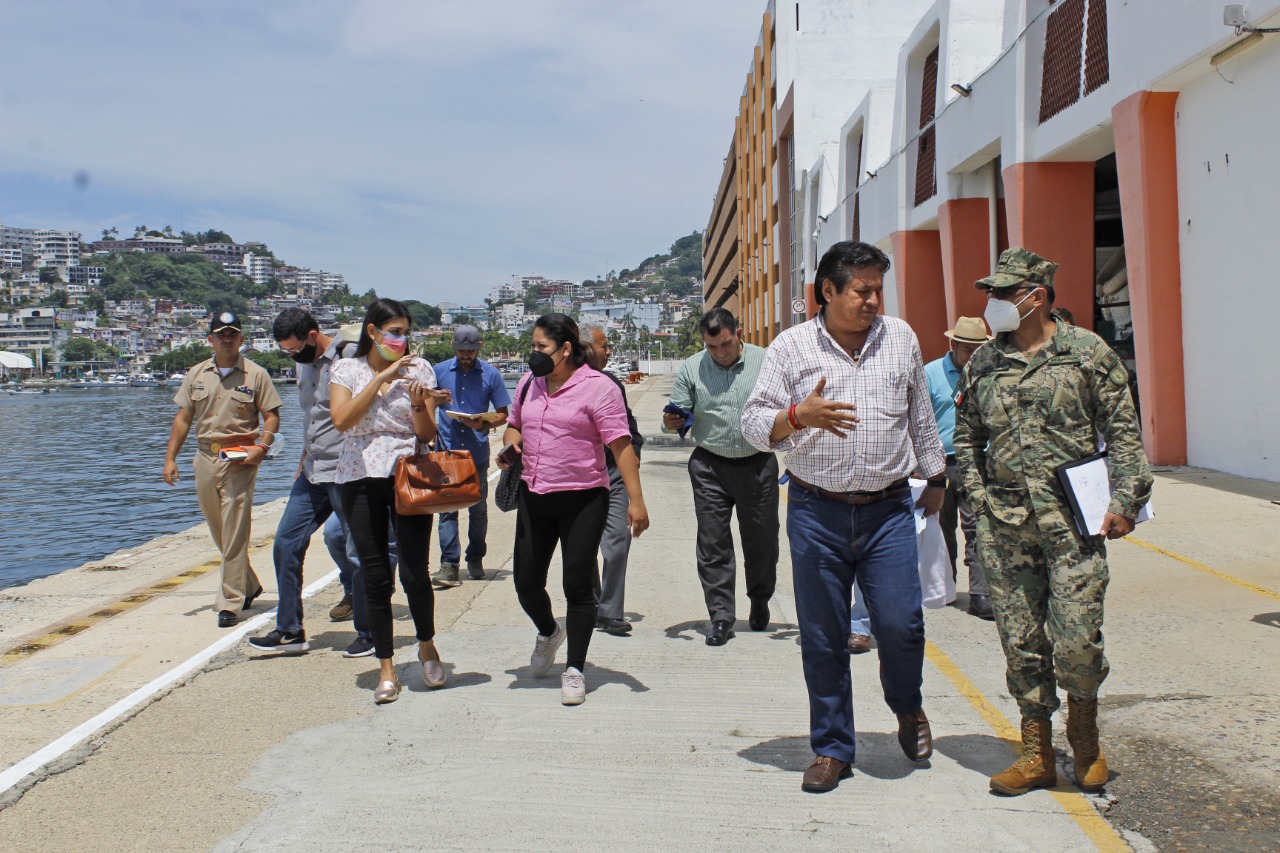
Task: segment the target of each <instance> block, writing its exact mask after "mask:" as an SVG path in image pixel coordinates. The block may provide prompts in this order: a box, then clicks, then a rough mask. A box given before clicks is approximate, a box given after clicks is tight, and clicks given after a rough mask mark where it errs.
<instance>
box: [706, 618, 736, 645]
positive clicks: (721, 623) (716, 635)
mask: <svg viewBox="0 0 1280 853" xmlns="http://www.w3.org/2000/svg"><path fill="white" fill-rule="evenodd" d="M734 636H735V635H734V633H733V623H732V622H730V621H729V620H728V619H717V620H716V621H714V622H712V623H711V633H710V634H707V645H708V646H723V645H724V644H725V643H727V642H729V641H730V640H732V639H733V638H734Z"/></svg>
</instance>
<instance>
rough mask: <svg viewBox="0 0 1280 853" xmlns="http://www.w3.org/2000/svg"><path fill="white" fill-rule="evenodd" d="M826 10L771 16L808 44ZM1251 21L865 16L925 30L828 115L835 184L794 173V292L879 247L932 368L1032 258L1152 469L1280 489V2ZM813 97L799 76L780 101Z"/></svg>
mask: <svg viewBox="0 0 1280 853" xmlns="http://www.w3.org/2000/svg"><path fill="white" fill-rule="evenodd" d="M846 5H847V6H849V7H853V6H856V5H858V4H852V3H851V4H846ZM865 5H867V4H864V6H865ZM880 5H882V6H883V5H884V4H880ZM809 6H810V4H809V3H807V2H806V3H795V2H788V3H781V2H775V3H772V4H770V6H769V15H770V16H772V18H775V19H776V20H777V21H779V22H781V21H790V20H791V19H792V17H793V16H794V15H795V13H796V9H797V8H798V9H799V10H800V14H801V20H802V21H803V20H804V15H805V10H806V9H808V8H809ZM1245 12H1246V18H1247V20H1246V21H1245V24H1244V26H1243V27H1242V28H1240V29H1239V30H1237V28H1235V27H1233V26H1228V25H1224V23H1223V8H1222V4H1218V3H1208V2H1193V3H1182V4H1178V8H1177V10H1173V9H1171V8H1170V4H1169V3H1167V2H1165V0H1128V2H1125V3H1118V2H1115V0H1111V2H1107V0H937V2H935V3H932V4H930V5H929V6H928V7H927V8H924V9H910V10H903V11H901V12H899V11H897V10H895V11H893V12H889V11H887V8H886V9H881V10H871V9H869V8H865V9H863V10H862V11H861V12H860V13H859V14H863V15H865V16H866V17H865V18H863V19H862V20H861V23H863V24H865V25H866V26H868V27H879V26H882V25H883V18H884V17H886V16H892V15H900V14H901V15H907V14H910V15H914V17H913V19H912V20H910V21H909V22H907V23H905V28H904V30H903V32H904V35H903V36H902V37H901V38H900V39H899V40H898V42H897V48H896V60H895V69H894V75H895V76H894V77H893V78H892V79H891V80H888V81H887V82H879V81H874V80H871V79H867V80H864V81H862V83H860V84H858V85H851V86H849V87H847V88H845V89H843V90H841V96H842V97H844V98H845V101H844V102H843V103H841V104H839V105H836V104H832V103H828V104H826V105H825V107H824V111H823V113H822V116H821V120H820V121H818V122H817V125H818V127H817V130H816V131H815V132H816V133H817V136H818V137H819V138H820V139H821V140H822V141H820V142H817V143H815V144H814V146H813V147H812V148H808V149H804V150H799V149H798V151H797V154H798V156H799V162H801V163H803V162H806V160H805V158H804V156H803V155H804V154H806V153H809V151H813V152H815V153H816V154H817V157H818V159H817V160H809V161H807V162H810V163H814V162H819V161H820V162H821V164H822V166H821V168H818V167H816V166H810V167H807V168H806V171H803V172H799V173H797V172H796V171H794V170H780V171H779V173H778V174H779V175H780V176H781V175H783V174H784V172H785V173H786V174H788V175H789V176H790V177H791V179H792V180H793V188H794V191H793V192H792V194H791V198H789V199H787V198H784V197H783V196H781V195H779V196H778V198H779V199H781V201H780V202H779V210H784V209H785V208H787V207H789V206H795V207H796V208H798V209H799V210H800V212H799V213H797V214H796V217H795V222H796V223H798V224H799V225H800V228H802V229H803V230H800V231H798V233H801V234H804V235H807V236H808V237H811V238H812V240H811V241H809V242H811V245H807V246H801V252H800V255H799V257H800V259H801V270H802V271H803V269H809V270H812V268H813V261H814V259H816V257H818V256H820V255H821V252H823V251H824V250H825V249H826V248H828V247H830V246H831V245H832V244H834V243H835V242H837V241H839V240H847V239H861V240H865V241H867V242H870V243H874V244H875V245H877V246H879V247H880V248H881V249H883V250H884V251H886V252H887V253H888V254H889V255H890V257H891V258H892V260H893V269H892V270H891V271H890V274H889V276H888V277H887V278H886V300H885V301H886V311H888V312H889V313H893V314H896V315H898V316H901V317H903V318H904V319H906V320H907V321H908V322H910V323H911V324H912V326H913V327H914V328H915V329H916V332H917V334H918V336H919V337H920V342H921V347H922V349H923V351H924V353H925V357H926V358H929V357H931V356H936V355H939V354H941V352H943V351H944V348H945V340H944V339H943V338H942V337H941V334H940V332H941V330H943V329H945V328H946V327H947V326H949V325H950V324H951V323H953V322H954V321H955V319H956V318H957V317H958V316H961V315H965V316H975V315H980V314H981V313H982V310H983V307H984V300H983V299H982V295H981V294H980V293H978V292H977V291H975V290H974V289H973V282H974V281H975V280H977V279H978V278H981V277H983V276H985V275H987V274H988V273H989V272H990V271H991V269H992V267H993V266H994V261H995V258H996V257H997V255H998V253H999V252H1000V251H1001V250H1002V249H1003V248H1005V247H1007V246H1009V245H1011V244H1012V245H1022V246H1026V247H1027V248H1030V249H1032V250H1034V251H1036V252H1038V253H1040V254H1041V255H1044V256H1045V257H1048V258H1050V259H1052V260H1054V261H1056V262H1058V263H1059V264H1060V265H1061V266H1060V269H1059V271H1058V274H1057V288H1056V296H1057V303H1058V304H1059V305H1062V306H1064V307H1066V308H1068V309H1070V310H1071V312H1072V313H1073V314H1074V315H1075V318H1076V322H1077V323H1079V324H1080V325H1083V326H1087V327H1089V328H1092V329H1094V330H1095V331H1097V332H1098V333H1099V334H1101V335H1102V336H1103V337H1104V338H1106V339H1107V340H1108V341H1109V342H1111V343H1112V345H1113V346H1114V347H1115V349H1116V350H1117V351H1118V352H1119V353H1120V354H1121V355H1122V356H1123V357H1124V359H1125V360H1126V362H1127V363H1128V365H1129V367H1130V369H1131V372H1132V374H1133V375H1134V377H1135V379H1136V381H1135V383H1134V390H1135V392H1136V399H1137V402H1138V406H1139V411H1140V413H1141V417H1142V423H1143V432H1144V441H1145V443H1146V448H1147V453H1148V455H1149V456H1150V458H1151V460H1152V462H1154V463H1156V464H1165V465H1182V464H1191V465H1199V466H1204V467H1208V468H1215V469H1219V470H1223V471H1228V472H1231V473H1234V474H1240V475H1244V476H1249V477H1260V478H1265V479H1269V480H1276V481H1280V452H1276V450H1275V448H1277V447H1280V395H1276V394H1274V393H1271V392H1270V388H1271V386H1272V385H1274V384H1275V383H1274V382H1273V381H1271V380H1270V378H1269V371H1270V369H1271V361H1272V359H1270V358H1269V356H1270V355H1271V349H1272V348H1271V346H1270V341H1271V338H1272V337H1273V336H1274V334H1275V331H1274V330H1275V328H1276V317H1277V316H1280V310H1278V309H1280V287H1277V286H1276V284H1275V283H1274V269H1273V268H1274V266H1275V263H1274V261H1272V259H1271V252H1270V251H1269V248H1270V247H1269V244H1270V241H1271V240H1272V239H1274V238H1273V237H1272V234H1273V232H1274V231H1275V223H1276V222H1277V221H1280V159H1278V158H1277V157H1276V156H1275V152H1274V147H1275V145H1274V141H1273V140H1274V138H1275V136H1276V132H1277V130H1280V117H1277V115H1276V114H1275V111H1274V110H1269V109H1267V108H1266V107H1265V106H1264V105H1266V104H1269V103H1271V102H1272V101H1274V99H1275V92H1276V90H1277V89H1280V33H1276V34H1271V33H1262V32H1255V31H1254V30H1263V29H1269V28H1274V27H1280V0H1255V2H1253V3H1250V4H1248V5H1247V6H1246V8H1245ZM902 23H903V22H902V21H899V22H898V24H902ZM858 25H859V21H842V23H841V26H843V27H849V28H851V29H852V30H854V31H856V30H857V29H858ZM779 26H780V25H779ZM777 41H778V45H781V43H782V41H783V39H782V36H781V35H779V36H778V38H777ZM778 45H775V48H774V50H775V54H776V55H781V53H782V48H781V47H780V46H778ZM784 82H785V86H784ZM804 85H805V84H804V80H803V75H801V74H797V75H794V78H788V79H787V80H786V81H781V80H780V81H779V86H780V87H781V88H780V89H779V91H782V92H789V91H791V90H794V92H796V93H799V92H801V91H802V90H803V89H804ZM785 100H786V99H785V97H784V98H780V100H779V107H778V117H777V118H775V120H774V124H775V126H776V127H777V128H778V131H777V138H776V140H775V142H776V144H778V145H782V144H783V140H784V138H785V137H784V136H783V135H782V133H783V130H782V129H783V128H785V127H788V126H789V127H790V128H791V132H792V133H793V134H794V136H795V138H797V139H799V138H812V137H809V136H806V135H805V133H804V132H803V130H802V125H803V124H804V123H805V122H808V121H813V120H814V117H813V116H812V115H811V114H810V113H809V112H806V111H804V110H801V109H799V108H796V109H794V110H792V112H790V113H788V114H787V115H789V116H790V117H791V124H790V125H787V124H785V123H784V121H783V119H782V116H783V115H784V109H783V104H784V103H785ZM797 102H798V95H797ZM836 106H839V107H840V112H841V114H842V116H843V118H841V119H840V124H839V128H838V133H837V135H836V136H835V138H834V139H833V140H831V141H830V142H827V141H826V139H827V133H828V128H829V121H830V119H829V116H828V114H827V113H828V112H829V111H830V110H831V109H834V108H835V107H836ZM781 159H785V158H781ZM739 162H740V163H741V162H742V161H741V158H739ZM829 165H830V166H834V167H835V168H834V169H831V170H828V168H827V167H828V166H829ZM801 178H802V179H803V180H801ZM778 180H779V181H781V177H780V178H779V179H778ZM810 211H812V215H810ZM784 222H785V216H780V219H779V226H778V228H779V230H780V231H781V232H782V233H787V232H786V231H785V230H783V225H784ZM795 230H796V229H793V231H795ZM806 265H807V266H806ZM779 269H780V270H783V269H785V267H780V268H779ZM801 275H803V272H802V273H801ZM782 276H783V274H782V273H781V272H780V273H779V278H780V279H781V278H782ZM804 284H812V282H808V281H805V282H804ZM810 307H811V306H810ZM795 319H800V318H795ZM765 341H767V337H766V338H765ZM765 341H762V342H765Z"/></svg>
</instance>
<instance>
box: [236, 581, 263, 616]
mask: <svg viewBox="0 0 1280 853" xmlns="http://www.w3.org/2000/svg"><path fill="white" fill-rule="evenodd" d="M260 595H262V588H261V587H259V588H258V591H257V592H255V593H254V594H253V595H246V596H245V597H244V607H242V608H241V610H242V611H243V610H248V609H249V608H250V607H252V606H253V603H254V602H255V601H257V600H258V596H260Z"/></svg>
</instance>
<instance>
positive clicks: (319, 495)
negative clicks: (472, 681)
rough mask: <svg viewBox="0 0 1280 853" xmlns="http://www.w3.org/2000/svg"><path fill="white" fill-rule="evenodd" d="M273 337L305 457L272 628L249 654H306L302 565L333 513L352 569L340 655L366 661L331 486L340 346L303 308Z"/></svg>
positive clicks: (280, 323) (283, 534)
mask: <svg viewBox="0 0 1280 853" xmlns="http://www.w3.org/2000/svg"><path fill="white" fill-rule="evenodd" d="M271 332H272V336H273V337H274V338H275V339H276V343H277V345H279V347H280V350H281V351H282V352H284V353H285V354H286V355H288V356H289V357H290V358H292V359H293V360H294V361H295V362H297V363H298V403H299V405H301V407H302V458H301V460H300V461H299V463H298V474H297V476H296V477H295V478H294V481H293V488H292V489H291V490H290V491H289V503H288V504H287V505H286V506H285V509H284V515H282V516H281V517H280V524H279V526H278V527H277V528H276V541H275V547H274V548H273V549H272V555H273V556H274V557H275V564H276V585H277V589H278V590H279V596H280V604H279V605H278V606H277V610H276V627H275V630H274V631H272V632H271V633H269V634H267V635H265V636H262V637H254V638H252V639H250V640H249V649H250V651H252V652H275V653H293V654H300V653H302V652H305V651H307V650H308V649H309V648H311V646H310V644H309V643H308V642H307V635H306V632H305V631H304V630H303V628H302V563H303V559H304V558H305V557H306V555H307V546H308V545H310V544H311V536H312V534H314V533H315V532H316V531H317V530H318V529H319V528H320V526H321V525H323V524H324V523H325V521H326V520H327V519H328V518H329V516H330V515H331V514H337V516H338V521H339V523H340V524H341V525H342V531H343V533H344V534H346V536H345V539H346V553H347V557H348V559H349V560H350V561H351V565H352V566H353V568H354V569H355V572H354V574H353V576H352V577H351V579H350V583H351V592H350V595H351V597H352V604H353V607H352V612H353V615H354V617H355V629H356V638H355V641H354V642H352V643H351V645H350V646H348V647H347V650H346V651H345V652H343V656H344V657H349V658H354V657H365V656H367V655H370V654H372V653H373V635H372V634H371V633H370V631H369V625H368V622H367V617H366V611H365V602H364V578H363V577H362V573H361V572H360V561H359V558H358V557H357V556H356V555H355V548H354V547H353V543H352V542H351V537H350V535H349V534H350V530H349V527H348V525H347V522H346V519H345V518H343V516H342V507H341V502H340V501H339V500H338V493H337V484H336V483H335V482H334V481H335V479H336V475H337V468H338V453H339V452H340V451H341V450H342V441H343V436H342V433H340V432H338V431H337V430H336V429H334V426H333V416H332V415H331V414H330V413H329V368H330V367H331V366H332V365H333V362H334V361H335V360H337V359H338V358H341V357H342V356H341V353H340V350H341V347H342V345H343V343H344V341H342V340H338V339H334V338H331V337H329V336H328V335H326V334H324V333H323V332H321V331H320V325H319V324H318V323H317V322H316V319H315V317H312V316H311V314H309V313H308V312H306V311H303V310H302V309H301V308H287V309H285V310H284V311H282V312H280V316H278V317H276V319H275V323H274V324H272V328H271Z"/></svg>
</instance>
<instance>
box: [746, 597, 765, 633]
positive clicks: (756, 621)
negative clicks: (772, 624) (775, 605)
mask: <svg viewBox="0 0 1280 853" xmlns="http://www.w3.org/2000/svg"><path fill="white" fill-rule="evenodd" d="M747 624H749V625H750V626H751V630H752V631H765V630H768V628H769V602H768V601H762V600H756V601H753V602H751V616H750V618H748V620H747Z"/></svg>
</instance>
